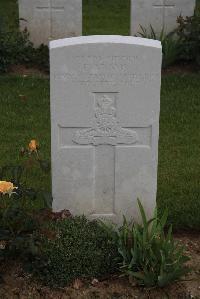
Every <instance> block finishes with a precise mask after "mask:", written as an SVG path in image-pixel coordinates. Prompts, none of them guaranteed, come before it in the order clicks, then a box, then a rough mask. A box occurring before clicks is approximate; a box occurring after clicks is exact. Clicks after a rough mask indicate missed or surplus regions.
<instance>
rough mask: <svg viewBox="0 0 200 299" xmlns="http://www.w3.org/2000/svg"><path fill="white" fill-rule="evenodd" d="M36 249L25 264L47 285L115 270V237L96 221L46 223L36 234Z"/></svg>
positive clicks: (82, 218) (78, 220)
mask: <svg viewBox="0 0 200 299" xmlns="http://www.w3.org/2000/svg"><path fill="white" fill-rule="evenodd" d="M36 240H37V246H38V251H37V254H36V255H35V256H33V259H32V263H30V260H29V264H28V267H29V269H31V271H32V272H33V273H34V274H35V275H36V276H37V277H38V278H39V279H40V280H42V281H43V283H44V284H47V285H50V286H54V287H55V286H60V287H63V286H65V285H67V284H68V283H70V282H72V281H73V280H74V279H76V278H92V277H93V278H94V277H95V278H99V277H101V276H103V275H108V274H111V273H114V272H116V271H117V265H118V264H117V261H118V251H117V246H116V243H115V242H114V239H113V238H112V237H111V236H110V234H108V233H107V231H106V230H105V229H104V228H103V227H102V226H101V225H100V224H99V223H98V222H97V221H88V220H87V219H86V218H85V217H84V216H83V217H69V218H66V219H64V220H59V221H56V222H50V223H48V224H46V225H45V226H44V227H43V229H42V230H41V231H40V233H39V234H38V235H37V236H36Z"/></svg>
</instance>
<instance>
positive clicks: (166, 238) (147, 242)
mask: <svg viewBox="0 0 200 299" xmlns="http://www.w3.org/2000/svg"><path fill="white" fill-rule="evenodd" d="M138 205H139V209H140V214H141V218H142V225H139V224H135V223H134V224H133V225H132V226H130V225H129V224H128V223H127V221H126V219H125V218H124V223H123V226H122V227H121V228H120V229H119V231H118V250H119V253H120V255H121V257H122V259H123V262H122V263H121V271H122V273H123V274H124V275H128V276H129V277H130V278H133V279H134V280H135V281H137V283H138V284H139V285H144V286H146V287H153V286H159V287H164V286H166V285H168V284H170V283H171V282H173V281H175V280H177V279H179V278H180V277H181V276H183V275H184V274H186V273H187V272H188V268H187V267H186V266H185V262H186V261H188V257H186V256H185V255H184V248H183V247H182V246H181V245H180V244H179V243H176V242H175V241H174V240H173V236H172V227H171V226H170V228H169V229H168V232H167V233H165V231H164V227H165V224H166V221H167V212H165V213H164V214H163V216H162V217H161V218H160V219H158V217H157V211H156V210H155V215H154V218H152V219H150V220H149V221H148V220H147V218H146V215H145V211H144V209H143V206H142V204H141V202H140V201H139V200H138Z"/></svg>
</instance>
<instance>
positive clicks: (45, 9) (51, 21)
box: [19, 0, 82, 46]
mask: <svg viewBox="0 0 200 299" xmlns="http://www.w3.org/2000/svg"><path fill="white" fill-rule="evenodd" d="M19 17H20V19H21V20H20V28H21V30H24V29H25V28H27V29H28V31H29V33H30V40H31V41H32V42H33V43H34V45H35V46H38V45H40V44H42V43H43V44H47V45H48V43H49V41H50V40H52V39H59V38H65V37H71V36H78V35H81V34H82V0H19Z"/></svg>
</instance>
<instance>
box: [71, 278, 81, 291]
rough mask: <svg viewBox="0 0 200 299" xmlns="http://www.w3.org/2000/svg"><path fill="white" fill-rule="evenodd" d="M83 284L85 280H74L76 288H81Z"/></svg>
mask: <svg viewBox="0 0 200 299" xmlns="http://www.w3.org/2000/svg"><path fill="white" fill-rule="evenodd" d="M82 286H83V282H82V281H81V280H80V279H79V278H77V279H75V280H74V283H73V288H74V289H75V290H79V289H80V288H81V287H82Z"/></svg>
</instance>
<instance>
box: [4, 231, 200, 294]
mask: <svg viewBox="0 0 200 299" xmlns="http://www.w3.org/2000/svg"><path fill="white" fill-rule="evenodd" d="M176 239H178V240H180V241H181V243H183V244H185V246H186V249H187V255H189V256H190V257H191V261H190V262H189V265H190V267H191V268H192V270H191V273H190V274H188V275H187V277H185V278H183V280H182V281H181V282H177V283H174V284H173V285H171V286H169V287H167V288H165V289H144V288H138V287H136V286H133V285H131V284H130V283H129V281H128V279H127V278H119V277H118V276H117V275H116V276H113V277H110V278H107V279H104V280H102V281H98V280H96V279H93V280H91V281H81V280H79V279H77V280H76V281H74V282H73V284H72V285H71V286H69V287H65V288H62V289H50V288H48V287H45V286H42V285H41V284H40V283H38V282H36V281H34V280H33V278H32V277H31V276H30V275H28V274H27V273H24V271H23V269H22V267H21V265H20V264H19V263H18V262H16V263H13V262H12V263H10V265H8V264H6V265H3V267H1V272H3V282H2V284H1V288H0V299H1V298H2V299H7V298H9V299H41V298H44V299H51V298H53V299H79V298H80V299H82V298H84V299H96V298H101V299H126V298H134V299H146V298H148V299H167V298H169V299H189V298H200V235H199V234H188V233H182V234H179V235H176Z"/></svg>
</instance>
